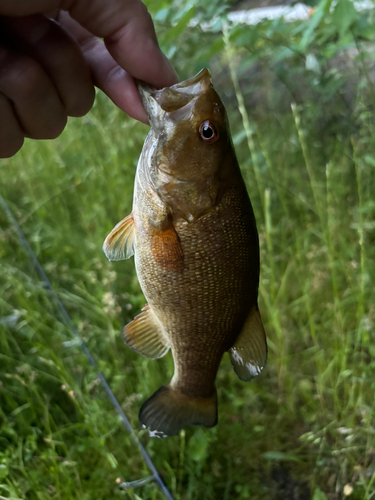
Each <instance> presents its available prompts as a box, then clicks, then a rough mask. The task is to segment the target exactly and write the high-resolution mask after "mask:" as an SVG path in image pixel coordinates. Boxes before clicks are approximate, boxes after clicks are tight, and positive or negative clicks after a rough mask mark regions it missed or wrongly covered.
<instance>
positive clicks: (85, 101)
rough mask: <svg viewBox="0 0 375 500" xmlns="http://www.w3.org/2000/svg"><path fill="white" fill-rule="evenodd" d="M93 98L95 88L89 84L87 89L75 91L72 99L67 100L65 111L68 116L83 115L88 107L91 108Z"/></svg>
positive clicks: (88, 109)
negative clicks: (75, 93)
mask: <svg viewBox="0 0 375 500" xmlns="http://www.w3.org/2000/svg"><path fill="white" fill-rule="evenodd" d="M94 99H95V89H94V86H93V85H91V87H89V88H88V89H85V90H84V91H81V92H80V93H77V95H76V96H75V98H74V99H72V100H71V102H69V103H68V104H67V105H66V107H65V111H66V114H67V115H68V116H75V117H79V116H84V115H86V114H87V113H88V112H89V111H90V109H91V108H92V105H93V104H94Z"/></svg>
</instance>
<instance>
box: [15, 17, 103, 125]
mask: <svg viewBox="0 0 375 500" xmlns="http://www.w3.org/2000/svg"><path fill="white" fill-rule="evenodd" d="M7 24H8V26H9V27H10V28H11V29H12V32H13V33H14V34H15V35H17V37H19V38H20V39H22V40H23V41H24V42H26V43H27V50H28V52H29V55H31V56H32V57H34V58H36V59H37V60H38V62H39V63H40V64H41V65H42V67H43V68H44V70H45V72H46V73H47V74H48V75H49V77H50V78H51V80H52V81H53V83H54V85H55V87H56V89H57V92H58V94H59V96H60V99H61V101H62V103H63V104H64V107H65V111H66V114H67V115H68V116H83V115H85V114H86V113H87V112H88V111H89V110H90V109H91V106H92V104H93V102H94V97H95V91H94V86H93V83H92V79H91V73H90V69H89V67H88V65H87V64H86V62H85V60H84V58H83V56H82V53H81V51H80V49H79V47H78V44H77V43H76V42H75V40H74V39H73V38H72V37H71V36H69V34H68V33H67V32H66V31H65V30H64V29H62V28H61V26H59V25H58V24H57V23H56V22H55V21H52V20H50V19H47V18H46V17H44V16H42V15H35V16H28V17H23V18H12V19H8V20H7Z"/></svg>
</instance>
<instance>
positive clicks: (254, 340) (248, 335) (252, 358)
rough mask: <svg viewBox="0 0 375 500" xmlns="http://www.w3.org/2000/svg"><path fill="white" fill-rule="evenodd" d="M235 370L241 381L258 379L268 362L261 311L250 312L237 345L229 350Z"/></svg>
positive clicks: (254, 308) (256, 309)
mask: <svg viewBox="0 0 375 500" xmlns="http://www.w3.org/2000/svg"><path fill="white" fill-rule="evenodd" d="M228 352H229V355H230V360H231V363H232V367H233V370H234V371H235V373H236V375H237V377H238V378H239V379H240V380H244V381H245V382H248V381H249V380H251V379H252V378H254V377H257V376H258V375H259V374H260V373H261V371H262V370H263V368H264V366H265V364H266V362H267V342H266V334H265V332H264V328H263V325H262V320H261V318H260V314H259V310H258V308H257V307H256V306H254V307H253V309H252V310H251V311H250V313H249V315H248V317H247V318H246V321H245V324H244V326H243V328H242V330H241V333H240V334H239V336H238V338H237V340H236V342H235V344H234V345H233V346H232V347H231V348H230V349H229V351H228Z"/></svg>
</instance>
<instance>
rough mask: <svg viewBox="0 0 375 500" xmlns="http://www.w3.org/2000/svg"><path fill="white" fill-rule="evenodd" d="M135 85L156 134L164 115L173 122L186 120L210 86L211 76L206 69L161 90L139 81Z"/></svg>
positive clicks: (160, 128) (163, 120) (160, 127)
mask: <svg viewBox="0 0 375 500" xmlns="http://www.w3.org/2000/svg"><path fill="white" fill-rule="evenodd" d="M137 84H138V92H139V94H140V96H141V100H142V104H143V106H144V108H145V110H146V113H147V116H148V119H149V121H150V125H151V127H152V128H153V129H154V130H155V131H158V132H161V131H162V129H163V123H165V118H166V116H165V115H166V113H168V118H169V119H171V120H173V121H174V122H175V121H180V120H183V119H185V118H187V117H188V116H189V114H190V113H191V109H192V106H193V104H194V103H195V101H196V100H197V98H198V97H199V96H200V95H201V94H203V93H204V92H206V91H207V89H208V88H210V87H211V86H212V84H211V74H210V72H209V70H208V69H207V68H204V69H202V70H201V71H200V72H199V73H197V74H196V75H195V76H193V77H192V78H189V79H188V80H185V81H183V82H180V83H176V84H175V85H172V86H171V87H165V88H164V89H161V90H157V89H155V88H153V87H151V86H149V85H148V84H146V83H144V82H142V81H139V80H138V81H137Z"/></svg>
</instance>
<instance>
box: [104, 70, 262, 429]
mask: <svg viewBox="0 0 375 500" xmlns="http://www.w3.org/2000/svg"><path fill="white" fill-rule="evenodd" d="M138 91H139V94H140V96H141V100H142V103H143V106H144V108H145V110H146V112H147V115H148V118H149V122H150V125H151V129H150V132H149V134H148V136H147V138H146V140H145V143H144V146H143V149H142V152H141V155H140V158H139V162H138V166H137V171H136V177H135V185H134V195H133V208H132V213H131V214H130V215H128V216H127V217H125V218H124V219H123V220H122V221H120V222H119V223H118V224H117V225H116V226H115V227H114V229H113V230H112V231H111V232H110V234H109V235H108V236H107V238H106V239H105V241H104V244H103V250H104V252H105V254H106V256H107V258H108V259H109V260H113V261H117V260H122V259H128V258H129V257H131V256H133V255H134V260H135V268H136V272H137V277H138V280H139V283H140V286H141V289H142V291H143V294H144V296H145V298H146V301H147V303H146V305H145V307H144V308H143V309H142V312H141V313H140V314H139V315H138V316H136V317H135V318H134V320H133V321H131V322H130V323H129V324H128V325H127V326H125V328H124V330H123V339H124V341H125V343H126V344H127V345H128V346H129V347H130V348H131V349H133V350H134V351H136V352H138V353H139V354H141V355H143V356H145V357H147V358H151V359H158V358H161V357H162V356H164V355H165V354H167V352H168V351H169V350H171V352H172V356H173V361H174V374H173V377H172V379H171V381H170V382H169V383H168V384H166V385H164V386H163V387H161V388H160V389H158V390H157V391H156V392H155V393H154V394H153V395H152V396H151V397H150V398H149V399H148V400H147V401H146V402H145V403H144V404H143V405H142V407H141V409H140V412H139V421H140V423H141V425H142V427H143V428H147V429H148V430H149V433H150V436H154V437H169V436H174V435H176V434H178V433H179V432H180V430H181V429H184V428H186V427H188V426H190V425H202V426H204V427H206V428H210V427H213V426H215V425H216V424H217V422H218V409H217V406H218V405H217V392H216V388H215V379H216V375H217V372H218V369H219V364H220V362H221V359H222V357H223V355H224V353H225V352H228V353H229V356H230V361H231V364H232V367H233V369H234V372H235V373H236V375H237V376H238V378H239V379H240V380H243V381H245V382H247V381H250V380H251V379H252V378H254V377H256V376H257V375H259V374H260V373H261V372H262V370H263V368H264V366H265V364H266V361H267V341H266V334H265V331H264V328H263V325H262V320H261V316H260V312H259V308H258V300H257V297H258V287H259V269H260V265H259V239H258V233H257V228H256V222H255V217H254V212H253V209H252V205H251V202H250V199H249V195H248V193H247V189H246V186H245V182H244V180H243V177H242V175H241V171H240V167H239V164H238V161H237V158H236V154H235V151H234V147H233V143H232V139H231V133H230V129H229V124H228V119H227V114H226V110H225V107H224V105H223V103H222V101H221V99H220V97H219V95H218V94H217V92H216V90H215V89H214V87H213V84H212V82H211V75H210V72H209V70H208V69H206V68H204V69H202V70H201V71H200V72H199V73H198V74H197V75H196V76H194V77H193V78H190V79H188V80H186V81H183V82H180V83H177V84H175V85H173V86H171V87H166V88H164V89H161V90H156V89H154V88H152V87H150V86H148V85H147V84H145V83H143V82H139V84H138Z"/></svg>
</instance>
